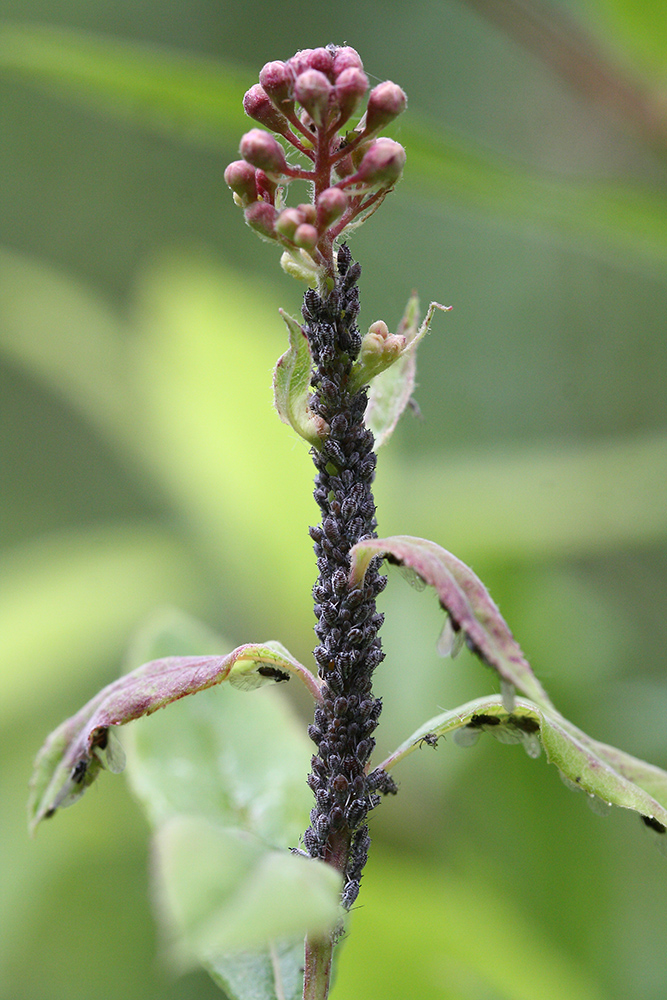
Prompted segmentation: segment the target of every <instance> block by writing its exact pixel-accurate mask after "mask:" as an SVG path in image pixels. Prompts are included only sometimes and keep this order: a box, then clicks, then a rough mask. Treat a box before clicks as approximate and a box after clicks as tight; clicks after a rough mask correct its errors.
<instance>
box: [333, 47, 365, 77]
mask: <svg viewBox="0 0 667 1000" xmlns="http://www.w3.org/2000/svg"><path fill="white" fill-rule="evenodd" d="M363 68H364V64H363V63H362V61H361V56H360V55H359V53H358V52H357V50H356V49H353V48H352V46H351V45H343V46H341V48H340V49H337V51H336V53H335V55H334V57H333V73H334V76H335V77H338V76H340V74H341V73H343V72H345V70H346V69H360V70H363Z"/></svg>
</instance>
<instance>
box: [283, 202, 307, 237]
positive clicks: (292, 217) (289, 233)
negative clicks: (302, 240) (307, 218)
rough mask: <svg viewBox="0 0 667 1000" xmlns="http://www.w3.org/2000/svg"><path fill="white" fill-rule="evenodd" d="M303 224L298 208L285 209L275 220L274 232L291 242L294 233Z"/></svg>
mask: <svg viewBox="0 0 667 1000" xmlns="http://www.w3.org/2000/svg"><path fill="white" fill-rule="evenodd" d="M303 223H304V218H303V214H302V213H301V212H300V211H299V209H298V208H285V209H283V211H282V212H281V213H280V215H279V216H278V218H277V219H276V232H278V233H280V235H281V236H285V237H287V239H288V240H292V241H293V240H294V234H295V232H296V231H297V229H298V228H299V226H302V225H303Z"/></svg>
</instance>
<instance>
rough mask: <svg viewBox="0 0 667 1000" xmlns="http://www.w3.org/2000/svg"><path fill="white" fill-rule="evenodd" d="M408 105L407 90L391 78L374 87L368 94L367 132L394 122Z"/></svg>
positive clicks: (375, 130)
mask: <svg viewBox="0 0 667 1000" xmlns="http://www.w3.org/2000/svg"><path fill="white" fill-rule="evenodd" d="M407 105H408V99H407V97H406V95H405V91H403V90H401V88H400V87H399V86H398V84H396V83H392V82H391V80H385V82H384V83H380V84H378V86H377V87H373V89H372V90H371V92H370V94H369V95H368V108H367V110H366V129H365V131H366V132H367V133H373V132H377V131H378V130H379V129H381V128H383V127H384V126H385V125H388V124H389V122H393V120H394V118H397V117H398V116H399V115H400V114H401V113H402V112H403V111H405V109H406V107H407Z"/></svg>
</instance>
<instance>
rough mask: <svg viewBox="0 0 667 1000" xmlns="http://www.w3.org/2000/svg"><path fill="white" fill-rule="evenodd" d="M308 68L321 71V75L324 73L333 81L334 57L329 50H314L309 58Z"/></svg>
mask: <svg viewBox="0 0 667 1000" xmlns="http://www.w3.org/2000/svg"><path fill="white" fill-rule="evenodd" d="M308 67H309V68H310V69H316V70H319V72H320V73H324V75H325V76H326V77H329V78H330V79H331V78H332V76H333V56H332V54H331V52H329V49H325V48H320V49H313V51H312V52H311V53H310V56H309V58H308Z"/></svg>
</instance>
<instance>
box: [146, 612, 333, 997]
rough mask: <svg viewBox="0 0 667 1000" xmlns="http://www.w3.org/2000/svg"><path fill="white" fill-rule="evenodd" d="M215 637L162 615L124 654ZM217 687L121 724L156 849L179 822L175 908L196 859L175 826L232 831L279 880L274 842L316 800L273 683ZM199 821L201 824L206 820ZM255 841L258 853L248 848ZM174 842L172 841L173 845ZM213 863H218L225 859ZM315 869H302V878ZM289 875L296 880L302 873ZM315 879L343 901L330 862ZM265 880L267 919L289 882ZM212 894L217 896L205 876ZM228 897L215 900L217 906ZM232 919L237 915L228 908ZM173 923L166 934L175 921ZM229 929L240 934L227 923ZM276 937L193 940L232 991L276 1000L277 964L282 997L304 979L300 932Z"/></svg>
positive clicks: (295, 830)
mask: <svg viewBox="0 0 667 1000" xmlns="http://www.w3.org/2000/svg"><path fill="white" fill-rule="evenodd" d="M211 641H212V639H211V637H210V634H209V633H208V632H207V631H206V630H204V631H202V629H201V627H200V626H199V625H198V624H197V623H196V622H192V620H190V619H187V618H185V617H184V616H168V617H166V618H165V617H164V616H162V617H161V618H160V619H159V620H158V621H156V622H155V623H154V624H153V625H152V626H149V627H148V628H147V629H146V630H145V631H144V633H143V635H142V636H141V637H140V639H139V641H138V644H137V647H136V649H135V650H134V651H133V652H132V653H131V657H130V664H132V663H136V662H137V658H138V659H143V657H145V656H151V655H153V654H155V653H159V654H160V655H162V656H163V655H164V654H165V653H167V652H169V651H171V652H173V653H174V654H182V653H183V652H184V651H185V650H191V651H195V652H197V651H198V650H200V649H201V650H204V649H206V650H208V649H210V648H211ZM219 641H221V640H219ZM220 694H221V692H220V691H219V690H218V689H217V688H211V689H210V690H208V691H203V692H202V693H201V694H200V695H199V696H198V697H197V698H186V699H183V700H182V701H180V702H178V703H177V704H175V705H173V706H171V708H170V711H169V713H166V712H165V713H162V712H160V713H157V714H156V715H153V716H151V718H150V719H149V720H147V721H146V722H144V723H142V725H140V726H137V727H133V728H132V729H131V730H130V731H128V736H130V740H129V746H128V758H129V765H128V776H129V778H130V782H131V785H132V788H133V790H134V791H135V793H136V795H137V797H138V798H139V799H140V801H141V802H142V804H143V806H144V809H145V811H146V813H147V816H148V819H149V821H150V823H151V825H152V826H153V827H154V829H155V830H156V831H158V832H157V839H158V858H159V857H160V850H159V845H160V843H161V842H162V837H163V834H162V833H160V831H161V830H162V829H163V828H165V829H166V830H167V831H169V830H170V829H171V830H172V831H174V830H175V831H176V833H175V834H173V838H174V840H178V841H179V842H180V843H181V844H182V843H183V842H185V846H184V848H183V854H182V858H183V859H184V860H183V865H182V866H181V864H180V862H178V871H177V872H175V873H174V872H173V871H172V872H171V873H170V872H169V871H167V870H166V869H165V868H164V867H163V866H162V865H160V866H159V867H158V869H157V871H156V876H157V879H158V888H159V893H160V895H161V897H162V898H164V894H165V892H166V893H167V894H168V895H173V896H174V898H175V899H176V909H179V908H183V907H187V905H188V903H187V899H186V898H185V894H186V893H187V885H186V884H185V883H186V882H187V878H185V877H184V873H185V875H187V869H188V864H190V863H191V860H192V859H191V858H189V857H188V851H190V850H191V846H190V847H188V844H187V842H188V840H189V837H188V836H187V835H186V836H182V831H183V830H186V831H187V830H188V829H190V826H189V825H188V824H190V823H195V824H197V825H198V827H199V828H201V830H202V831H203V835H204V836H206V837H208V838H209V840H210V841H211V842H218V841H221V839H225V838H227V839H228V840H229V841H230V842H231V843H233V844H236V845H246V847H245V848H244V847H243V846H241V847H239V850H241V852H243V850H246V853H249V854H250V855H252V857H255V856H256V857H257V859H258V860H257V866H258V867H259V868H261V867H262V865H264V864H265V865H266V869H268V871H269V873H270V874H271V877H272V878H275V879H280V878H281V877H282V876H281V875H280V872H282V871H283V868H282V867H281V866H282V861H281V862H280V863H278V864H277V867H274V860H272V859H274V856H275V854H276V850H275V849H276V848H278V849H284V850H287V849H288V848H290V847H295V846H297V844H298V842H299V838H300V836H301V834H302V833H303V831H304V830H305V828H306V826H307V825H308V815H309V810H310V807H311V805H312V798H311V793H310V791H309V789H308V786H307V785H306V782H305V780H304V776H305V775H306V774H307V771H308V767H309V762H310V755H311V752H312V746H311V744H310V742H309V740H308V738H307V736H306V733H305V728H304V726H303V724H302V723H301V722H300V721H299V720H298V719H297V718H296V717H295V716H294V715H293V714H292V712H291V711H290V709H289V705H288V704H287V702H286V701H285V699H284V698H282V697H281V693H280V691H277V690H271V689H263V690H261V691H259V692H258V693H257V694H256V695H254V696H253V697H252V698H247V697H245V696H244V695H242V694H240V693H239V692H237V691H235V690H234V689H233V688H230V689H229V691H227V692H226V693H225V696H224V697H220ZM203 821H206V823H207V824H208V826H205V825H202V822H203ZM174 823H175V824H176V825H175V826H173V825H171V824H174ZM223 831H224V832H223ZM165 836H166V837H167V838H169V837H171V836H172V834H170V833H167V834H166V835H165ZM260 844H261V845H263V848H264V854H263V858H264V861H262V860H261V859H260V856H259V854H257V855H255V852H257V851H259V846H258V845H260ZM219 846H220V845H218V847H219ZM217 849H218V848H216V850H217ZM180 851H181V847H178V851H177V853H178V852H180ZM297 860H299V859H297ZM217 864H218V865H220V864H224V859H223V861H219V862H217ZM256 870H257V869H256ZM311 871H313V869H306V875H305V877H306V879H308V876H309V874H310V872H311ZM222 875H223V876H224V872H223V873H222ZM224 877H226V878H228V879H229V880H230V881H231V882H233V884H232V885H231V888H230V897H231V900H236V902H235V903H234V904H233V903H231V902H230V904H229V905H232V906H233V907H238V908H239V909H238V917H239V918H240V917H241V916H243V915H242V913H241V909H242V907H243V906H245V905H246V903H244V902H243V901H242V900H241V899H239V898H237V895H235V894H237V893H238V892H240V891H241V890H240V887H239V885H238V884H237V883H236V882H234V881H233V880H234V879H235V878H236V875H235V873H234V872H233V871H231V872H228V873H227V875H226V876H224ZM258 877H259V876H258ZM267 877H268V876H267ZM295 877H297V882H298V881H299V879H300V877H301V876H300V874H298V875H297V876H295ZM290 878H291V875H290ZM314 878H315V881H314V883H313V885H314V895H315V897H317V898H320V894H322V895H323V896H324V897H326V899H327V900H329V903H330V901H331V899H332V898H333V899H334V900H335V903H336V906H338V900H339V891H340V885H339V883H338V881H337V879H336V880H335V881H336V884H335V886H334V885H333V884H332V883H331V882H330V881H329V880H330V873H328V872H327V873H325V875H324V876H323V877H322V879H320V876H319V875H317V876H315V877H314ZM257 884H258V883H255V885H257ZM275 884H277V883H275ZM266 885H268V883H265V889H264V890H263V891H262V894H263V895H264V896H265V898H264V899H263V903H264V905H265V906H266V907H267V910H268V911H269V916H270V919H271V920H273V919H274V918H275V914H276V913H277V911H278V909H279V907H280V906H281V905H283V903H282V900H281V898H280V897H281V896H283V895H290V892H291V890H290V892H283V891H282V890H281V891H280V892H279V893H278V892H277V890H276V898H275V899H273V898H269V897H271V893H268V889H266ZM243 891H244V892H246V891H247V893H248V897H249V898H248V900H247V901H246V902H247V904H248V907H250V903H251V899H250V896H252V894H253V893H255V891H256V890H255V889H254V888H253V883H252V880H251V881H249V882H248V883H246V885H245V889H244V890H243ZM266 893H268V896H267V895H266ZM216 894H217V896H216ZM208 895H209V897H210V896H211V895H212V896H213V897H215V898H219V893H218V890H216V889H215V888H213V887H212V886H211V888H210V892H209V894H208ZM292 895H293V897H294V898H293V900H290V901H285V903H284V905H285V906H288V907H289V906H291V905H292V903H298V896H299V892H298V891H297V892H294V893H292ZM179 900H180V902H179ZM329 903H326V904H325V908H326V906H328V905H329ZM227 905H228V904H227V903H225V902H224V901H222V902H221V906H223V907H224V906H227ZM253 905H254V904H253ZM317 905H319V904H317ZM247 912H248V911H246V913H247ZM329 912H331V911H329ZM230 919H231V922H232V923H233V920H234V917H233V914H232V916H231V918H230ZM243 919H244V920H245V919H246V917H245V916H243ZM253 919H254V918H253ZM257 919H258V920H259V917H258V918H257ZM290 919H292V918H290ZM211 920H213V917H211ZM239 926H240V923H239ZM285 926H286V925H285ZM168 929H170V930H171V932H172V933H173V930H174V928H173V923H172V925H171V927H170V928H168ZM226 932H227V931H226V930H225V933H226ZM229 933H230V934H233V933H235V931H234V928H233V927H232V928H230V930H229ZM252 933H255V931H253V932H252ZM195 936H196V935H195ZM278 936H279V937H280V938H281V940H277V941H275V943H274V944H273V945H271V946H268V947H265V948H261V949H260V950H258V951H255V952H253V951H249V952H245V953H244V954H243V955H241V954H231V953H222V952H216V954H211V952H210V950H209V951H208V953H207V954H206V955H204V954H203V950H202V949H203V945H202V944H201V942H200V943H199V944H197V943H196V942H193V941H192V940H190V945H191V948H192V945H193V943H194V945H195V950H196V951H197V953H198V955H199V957H200V958H202V960H203V961H204V964H205V966H206V968H207V969H208V970H209V972H210V973H211V975H212V976H213V978H214V979H215V980H216V982H218V983H219V984H220V985H221V986H222V987H223V988H224V990H225V992H226V993H227V994H228V996H229V997H230V998H232V1000H276V997H277V996H279V995H280V994H277V993H276V989H275V985H274V983H275V970H276V968H279V970H280V978H281V980H282V988H283V992H284V995H285V998H286V1000H296V998H297V997H298V996H299V995H300V990H301V986H302V983H303V973H302V966H303V942H301V944H300V945H298V946H297V945H296V944H295V943H294V942H286V941H285V940H284V936H285V935H284V933H283V934H282V935H278Z"/></svg>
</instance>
